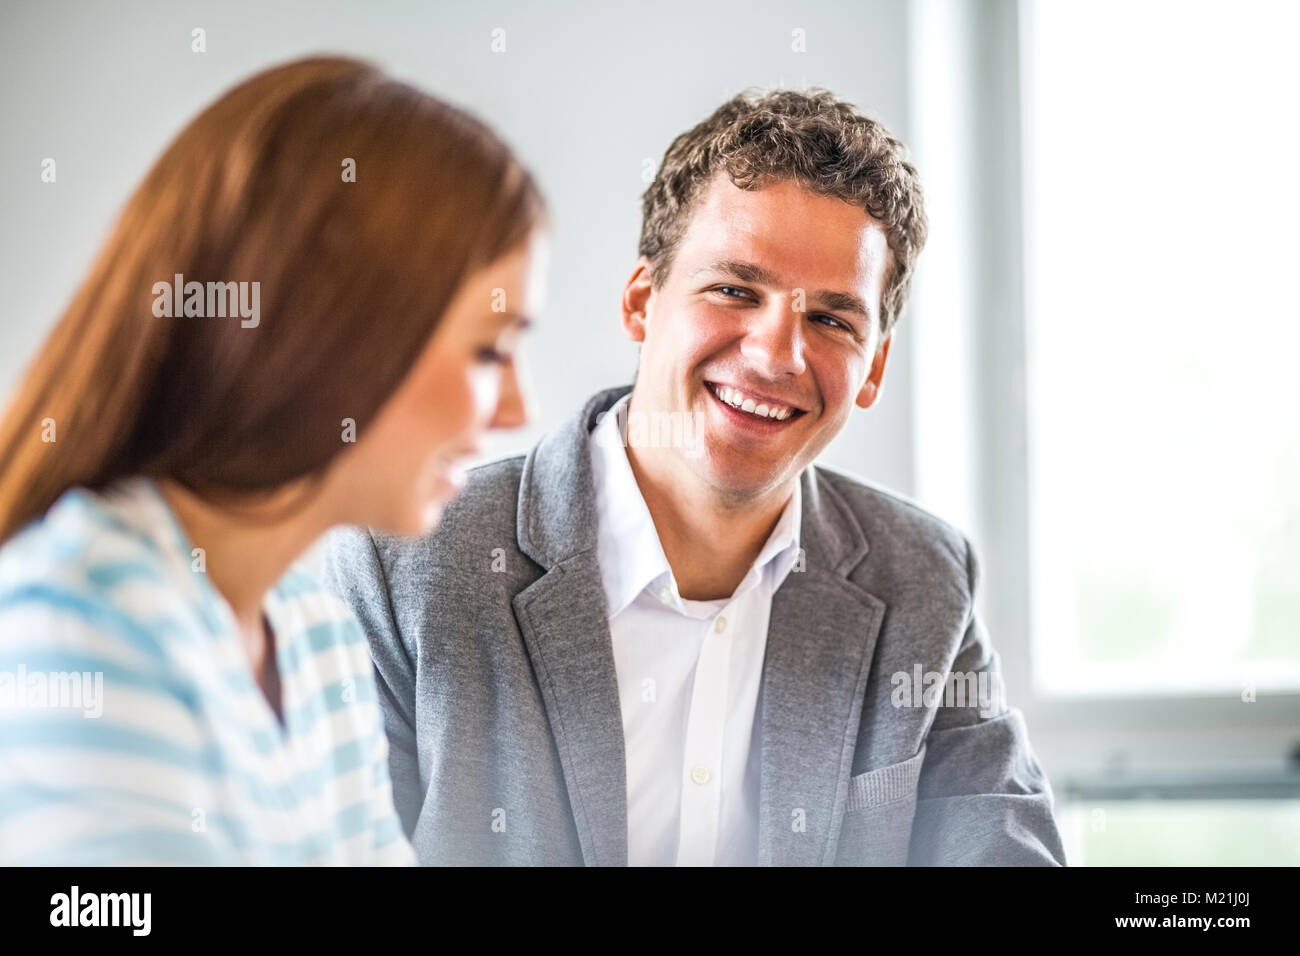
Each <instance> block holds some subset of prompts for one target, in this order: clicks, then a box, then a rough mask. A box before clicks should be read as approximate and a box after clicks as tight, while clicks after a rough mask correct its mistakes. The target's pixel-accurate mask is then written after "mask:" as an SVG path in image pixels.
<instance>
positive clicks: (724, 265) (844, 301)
mask: <svg viewBox="0 0 1300 956" xmlns="http://www.w3.org/2000/svg"><path fill="white" fill-rule="evenodd" d="M707 272H713V273H718V274H721V275H728V276H732V277H733V278H736V279H739V280H740V281H741V282H753V283H755V284H757V285H768V286H776V287H778V288H780V287H781V286H782V285H784V283H782V282H781V280H780V278H779V277H778V276H777V275H776V274H775V273H774V272H772V271H771V270H770V269H765V268H763V267H762V266H760V265H756V264H754V263H752V262H741V261H740V260H738V259H719V260H717V261H716V262H711V263H709V264H708V265H706V266H704V267H702V268H700V269H696V270H695V271H694V272H692V273H691V278H692V279H694V278H695V277H696V276H700V275H703V274H705V273H707ZM808 301H810V302H817V303H820V304H821V307H822V308H824V309H831V310H833V311H837V312H853V313H855V314H857V315H860V316H862V318H864V319H869V318H871V313H870V312H868V311H867V307H866V306H865V305H863V304H862V300H861V299H859V298H858V297H857V296H856V295H853V294H851V293H849V292H832V291H830V290H829V289H817V290H816V291H814V292H810V293H808Z"/></svg>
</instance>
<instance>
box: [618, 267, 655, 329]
mask: <svg viewBox="0 0 1300 956" xmlns="http://www.w3.org/2000/svg"><path fill="white" fill-rule="evenodd" d="M650 275H651V272H650V260H649V259H647V258H646V257H645V256H642V257H641V258H640V259H638V260H637V261H636V268H635V269H633V270H632V275H631V276H630V277H629V278H628V280H627V285H626V286H625V287H624V288H623V333H624V334H625V335H626V336H627V337H628V338H629V339H631V340H632V341H633V342H644V341H645V320H646V314H647V312H648V311H649V307H650V296H651V294H652V291H651V288H650Z"/></svg>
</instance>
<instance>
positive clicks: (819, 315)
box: [812, 312, 853, 332]
mask: <svg viewBox="0 0 1300 956" xmlns="http://www.w3.org/2000/svg"><path fill="white" fill-rule="evenodd" d="M812 318H813V319H814V320H817V319H825V320H826V321H827V322H828V323H829V324H830V325H833V326H836V327H838V328H841V329H844V331H846V332H851V331H853V330H852V329H850V328H849V327H848V326H847V325H845V324H844V323H843V322H841V321H840V320H839V319H837V318H835V316H833V315H825V314H823V313H821V312H818V313H815V314H814V315H813V316H812Z"/></svg>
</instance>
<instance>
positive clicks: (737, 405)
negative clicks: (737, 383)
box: [704, 382, 804, 429]
mask: <svg viewBox="0 0 1300 956" xmlns="http://www.w3.org/2000/svg"><path fill="white" fill-rule="evenodd" d="M704 386H705V388H706V389H707V390H708V392H709V394H710V395H711V396H712V397H713V399H714V402H715V404H717V405H719V406H721V407H722V408H723V409H724V410H725V411H726V413H727V414H728V415H730V416H732V417H734V418H735V420H737V421H741V422H744V423H745V424H753V425H758V426H768V428H770V429H777V428H782V427H785V426H787V425H789V424H791V423H792V422H793V421H794V420H795V419H797V418H800V417H802V416H803V415H804V410H803V409H801V408H799V407H797V406H795V405H790V404H786V403H782V402H778V401H776V400H775V399H772V398H768V397H766V396H763V395H760V394H757V393H751V392H746V391H744V390H742V389H739V388H735V387H734V386H731V385H723V384H720V383H718V382H705V383H704Z"/></svg>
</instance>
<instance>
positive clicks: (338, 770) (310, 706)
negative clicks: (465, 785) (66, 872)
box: [0, 477, 414, 865]
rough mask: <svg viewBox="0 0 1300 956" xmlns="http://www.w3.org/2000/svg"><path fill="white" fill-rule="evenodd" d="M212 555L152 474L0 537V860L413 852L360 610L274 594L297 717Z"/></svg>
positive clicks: (262, 859) (260, 858)
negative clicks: (397, 801)
mask: <svg viewBox="0 0 1300 956" xmlns="http://www.w3.org/2000/svg"><path fill="white" fill-rule="evenodd" d="M198 558H199V554H198V552H196V551H193V550H192V545H191V542H190V541H189V539H188V538H187V536H186V534H185V531H184V529H183V528H182V526H181V525H180V523H179V522H178V521H177V520H176V518H175V515H174V514H173V513H172V511H171V509H170V507H169V506H168V504H167V501H166V499H165V498H164V497H163V496H162V494H161V493H160V492H159V490H158V488H157V486H156V485H155V484H154V483H153V482H152V481H150V480H148V479H146V478H140V477H137V478H131V479H128V480H124V481H121V482H118V483H117V484H116V485H114V486H113V487H112V488H111V489H109V490H108V491H106V492H104V493H102V494H101V493H94V492H90V491H88V490H86V489H82V488H76V489H73V490H70V491H68V492H67V493H65V494H64V495H63V496H62V497H60V498H59V500H58V501H57V502H55V504H54V506H53V507H52V508H51V509H50V510H49V512H48V513H47V514H46V516H45V517H44V518H42V519H40V520H38V521H35V522H33V523H31V524H29V525H28V526H27V527H26V528H24V529H23V530H22V531H21V532H20V533H19V534H17V535H16V536H14V537H13V538H12V539H11V540H10V541H9V542H8V543H7V544H6V545H5V546H4V547H3V548H0V863H4V864H64V865H117V864H131V865H134V864H201V865H208V864H211V865H225V864H271V865H296V864H363V865H367V864H409V863H413V862H414V854H413V853H412V851H411V848H410V845H409V844H408V842H407V840H406V838H405V836H404V835H403V833H402V831H401V825H400V823H399V821H398V817H397V814H396V812H395V811H394V809H393V801H392V789H391V784H390V781H389V776H388V760H387V754H388V743H387V740H386V738H385V736H384V732H383V726H382V723H381V717H380V712H379V707H378V704H377V702H376V696H375V684H374V677H373V674H372V671H371V663H370V657H369V653H368V650H367V646H366V640H365V636H364V634H363V633H362V631H361V628H360V626H359V625H358V623H357V621H356V619H355V618H354V617H353V616H352V613H351V611H350V610H349V609H348V608H347V606H346V605H345V604H343V603H342V602H341V601H340V600H338V599H337V598H335V597H334V596H332V595H330V594H329V593H327V592H326V591H324V590H323V589H322V588H321V587H319V586H318V585H317V584H316V583H315V582H314V581H313V580H312V578H311V576H310V575H307V574H305V573H304V572H303V571H302V570H300V569H296V570H291V571H290V572H289V574H287V575H286V576H285V577H284V578H282V579H281V580H280V582H279V583H278V584H277V585H276V586H275V588H273V589H272V591H271V593H270V594H268V596H267V599H266V602H265V604H264V610H265V612H266V614H267V616H268V618H269V620H270V622H271V625H272V629H273V630H274V632H275V635H276V659H277V663H278V665H279V668H280V679H281V693H282V710H283V714H284V724H283V725H282V724H281V723H280V721H279V720H278V719H277V717H276V716H275V713H274V712H273V711H272V710H271V707H270V705H269V704H268V703H267V700H266V697H265V696H264V695H263V693H262V690H261V688H259V687H258V685H257V682H256V681H255V679H254V677H253V673H252V669H251V667H250V666H249V662H248V657H247V655H246V653H245V651H244V649H243V644H242V641H241V637H240V632H239V629H238V627H237V625H236V622H235V619H234V615H233V613H232V612H231V610H230V607H229V605H228V604H227V603H226V602H225V601H224V600H223V599H222V597H221V595H220V594H219V593H218V592H217V590H216V588H215V586H214V585H213V584H212V582H211V581H210V580H209V579H208V576H207V575H206V574H205V573H203V572H202V571H201V570H198V568H200V567H201V562H200V561H199V560H198Z"/></svg>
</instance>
